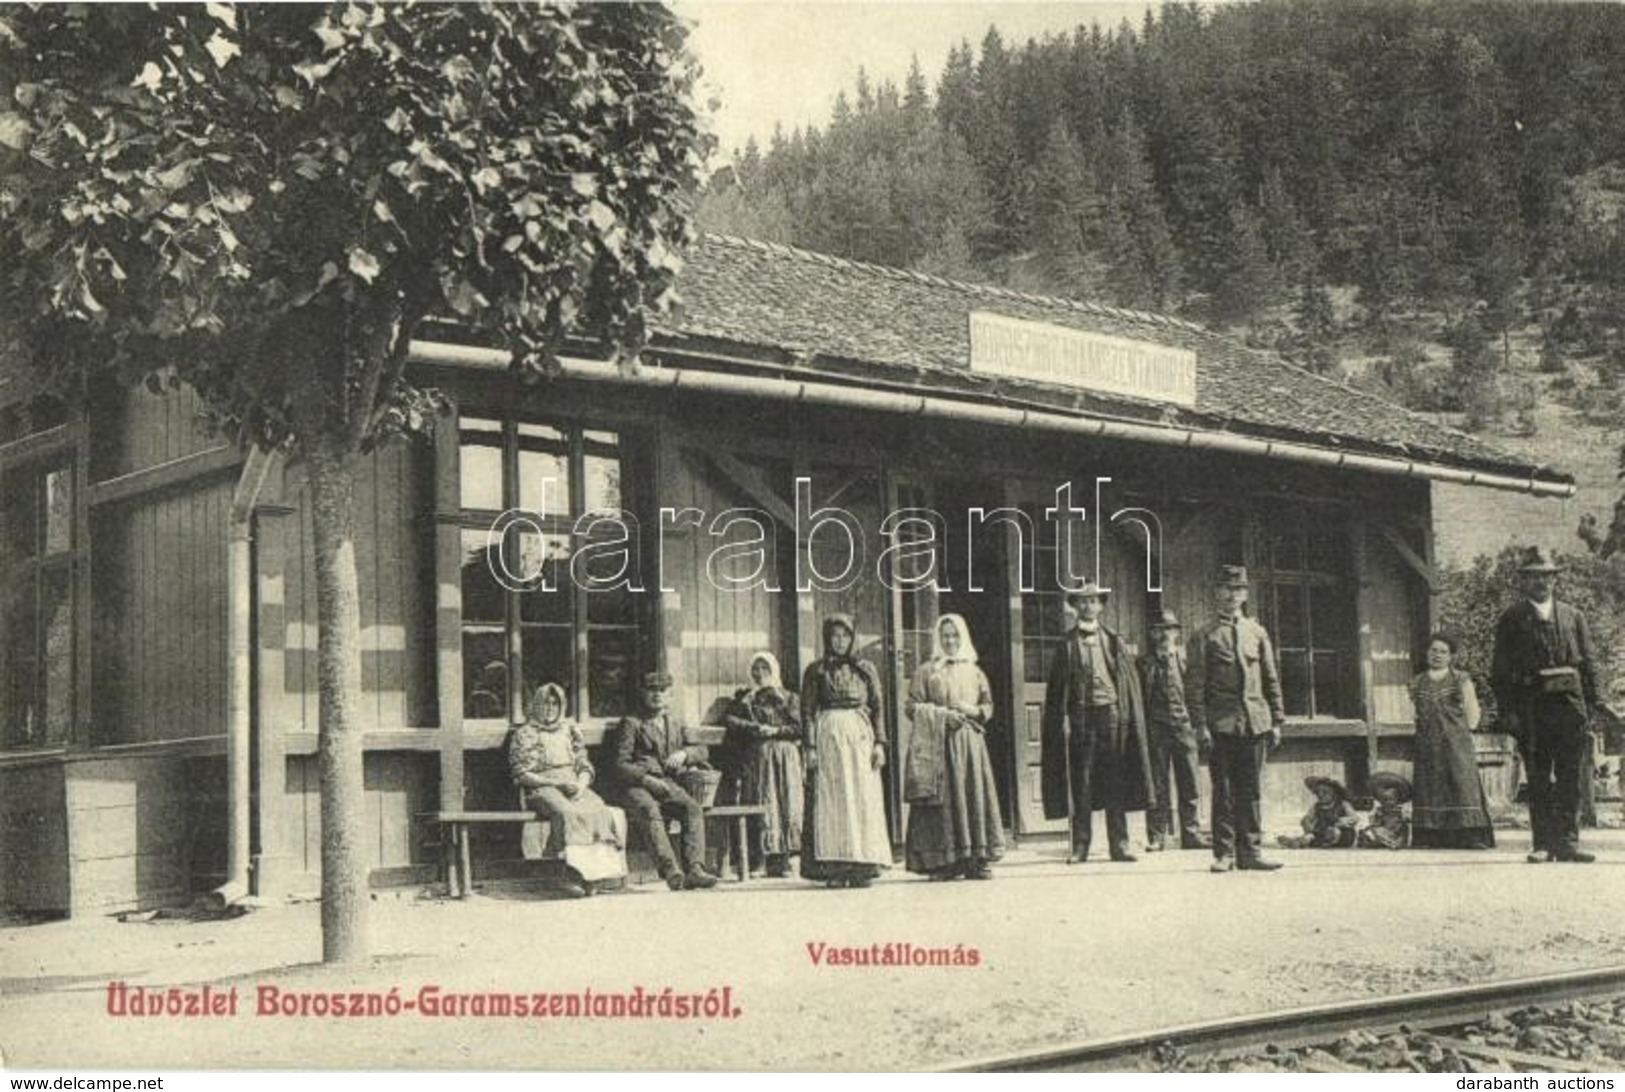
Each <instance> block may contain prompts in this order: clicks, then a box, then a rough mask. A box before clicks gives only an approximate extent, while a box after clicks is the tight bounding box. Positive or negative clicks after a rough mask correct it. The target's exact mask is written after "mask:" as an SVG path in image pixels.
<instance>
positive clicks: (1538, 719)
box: [1490, 546, 1612, 863]
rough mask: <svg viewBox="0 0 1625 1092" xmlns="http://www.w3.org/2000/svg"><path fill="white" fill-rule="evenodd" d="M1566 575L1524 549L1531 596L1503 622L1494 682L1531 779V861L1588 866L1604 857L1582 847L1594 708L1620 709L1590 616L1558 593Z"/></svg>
mask: <svg viewBox="0 0 1625 1092" xmlns="http://www.w3.org/2000/svg"><path fill="white" fill-rule="evenodd" d="M1558 571H1559V569H1558V566H1557V565H1556V564H1554V563H1553V561H1552V558H1551V556H1550V555H1549V554H1548V553H1547V552H1546V551H1545V550H1543V549H1541V548H1540V547H1539V546H1535V547H1531V548H1530V549H1529V550H1527V551H1525V552H1524V558H1523V564H1522V565H1520V566H1519V568H1518V575H1519V579H1520V581H1521V584H1522V590H1523V596H1524V597H1523V600H1522V601H1521V602H1519V603H1517V604H1515V605H1513V606H1511V607H1508V608H1507V609H1506V610H1505V611H1504V612H1503V613H1502V615H1501V618H1500V620H1499V621H1498V622H1496V624H1495V655H1494V659H1493V661H1492V665H1491V667H1490V684H1491V686H1493V687H1494V689H1495V701H1496V705H1497V706H1498V707H1499V709H1500V713H1501V725H1502V728H1503V730H1504V731H1506V732H1507V734H1509V735H1511V736H1512V737H1513V738H1514V739H1515V740H1517V743H1518V750H1519V752H1520V753H1521V754H1522V755H1523V763H1524V769H1525V771H1526V772H1527V775H1528V778H1529V827H1530V834H1531V835H1532V836H1533V840H1534V847H1533V849H1532V850H1531V852H1530V854H1529V861H1530V863H1536V862H1540V861H1575V862H1580V863H1588V862H1590V861H1593V860H1595V859H1596V858H1595V857H1593V856H1592V855H1591V854H1590V853H1587V852H1585V851H1584V850H1582V849H1581V848H1580V797H1581V783H1580V781H1581V778H1589V777H1590V776H1591V754H1590V749H1591V735H1590V733H1589V731H1588V730H1587V729H1588V725H1589V723H1590V714H1591V711H1592V710H1598V711H1601V712H1603V713H1607V714H1610V715H1611V714H1612V710H1611V709H1610V708H1609V707H1608V704H1607V703H1606V702H1604V701H1602V700H1601V698H1600V686H1599V679H1598V672H1597V661H1596V658H1595V656H1594V655H1593V652H1592V647H1591V633H1590V630H1589V629H1588V628H1587V626H1586V619H1585V615H1583V614H1581V613H1580V612H1579V611H1578V610H1576V609H1575V608H1573V607H1571V606H1569V605H1568V604H1567V603H1560V602H1558V601H1557V599H1556V597H1555V596H1554V594H1553V592H1554V590H1555V587H1556V583H1557V573H1558Z"/></svg>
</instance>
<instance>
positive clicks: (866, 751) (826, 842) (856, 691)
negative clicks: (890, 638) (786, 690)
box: [801, 614, 891, 887]
mask: <svg viewBox="0 0 1625 1092" xmlns="http://www.w3.org/2000/svg"><path fill="white" fill-rule="evenodd" d="M856 638H857V626H856V625H855V624H854V623H853V621H852V616H851V615H848V614H832V615H830V616H829V617H828V618H826V619H825V620H824V655H823V658H822V659H819V660H817V661H815V662H814V663H812V664H809V665H808V667H807V672H806V675H805V676H803V678H802V683H801V709H802V715H803V716H804V718H805V723H806V725H807V751H806V756H805V758H806V771H807V811H806V818H805V820H804V822H803V825H802V837H801V874H802V875H803V876H804V877H806V878H807V879H809V880H821V881H823V882H825V883H827V884H828V885H829V886H831V887H868V886H869V885H870V884H871V883H873V882H874V880H875V877H877V876H879V875H880V870H881V869H883V868H889V867H891V839H890V837H889V835H888V834H887V832H886V803H885V797H884V794H883V793H882V790H881V785H880V769H881V767H882V766H884V765H885V764H886V722H885V719H884V718H883V717H882V715H881V709H880V677H879V676H878V675H877V674H876V673H875V669H874V668H873V667H872V666H871V665H869V664H868V663H866V662H864V661H862V660H860V659H858V658H857V657H856V656H855V655H853V651H854V650H853V645H854V643H855V641H856Z"/></svg>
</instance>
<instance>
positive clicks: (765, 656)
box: [746, 652, 784, 690]
mask: <svg viewBox="0 0 1625 1092" xmlns="http://www.w3.org/2000/svg"><path fill="white" fill-rule="evenodd" d="M759 663H765V664H766V665H767V673H768V674H767V682H765V683H763V684H762V685H761V686H757V685H756V679H755V678H754V677H752V678H751V680H750V683H751V687H752V688H753V689H755V690H783V689H784V679H783V677H782V676H781V675H780V674H779V658H778V657H777V656H775V655H773V653H771V652H758V653H757V654H756V655H754V656H752V657H751V658H750V666H749V667H748V668H746V670H747V672H748V671H750V670H752V669H754V668H755V667H756V665H757V664H759Z"/></svg>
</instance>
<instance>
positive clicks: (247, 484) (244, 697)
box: [204, 447, 275, 910]
mask: <svg viewBox="0 0 1625 1092" xmlns="http://www.w3.org/2000/svg"><path fill="white" fill-rule="evenodd" d="M274 458H275V456H273V455H271V454H269V453H267V452H266V451H265V450H264V449H262V448H260V447H254V448H253V449H251V450H250V451H249V453H248V461H247V462H245V463H244V464H243V471H242V474H241V475H240V476H239V477H238V479H237V488H236V490H235V491H234V492H233V493H232V495H231V511H230V513H229V514H228V515H227V534H228V536H229V539H228V542H229V545H228V551H229V552H228V557H227V562H226V618H227V634H226V648H227V658H228V659H229V661H230V664H231V668H230V681H229V685H228V688H227V692H226V811H227V815H228V818H229V825H228V827H227V830H226V882H225V883H223V884H221V885H220V886H219V887H217V888H215V889H214V890H213V891H211V892H209V893H208V894H207V895H205V896H204V899H205V900H206V901H207V903H208V904H209V905H210V906H211V907H213V908H214V909H216V910H223V909H225V908H226V907H227V906H230V905H231V904H232V903H234V902H237V901H238V900H240V899H242V898H244V897H245V896H246V895H247V894H248V857H249V815H250V809H249V770H250V763H249V745H250V739H249V737H250V732H251V731H252V716H251V712H250V711H251V709H252V701H253V676H252V674H251V673H250V665H251V662H252V655H253V647H252V640H253V609H254V566H253V560H254V559H253V539H254V535H253V516H254V502H255V501H256V500H257V499H258V497H259V494H260V487H261V486H262V485H264V484H265V476H266V474H267V473H268V472H269V471H270V469H271V463H272V461H273V459H274Z"/></svg>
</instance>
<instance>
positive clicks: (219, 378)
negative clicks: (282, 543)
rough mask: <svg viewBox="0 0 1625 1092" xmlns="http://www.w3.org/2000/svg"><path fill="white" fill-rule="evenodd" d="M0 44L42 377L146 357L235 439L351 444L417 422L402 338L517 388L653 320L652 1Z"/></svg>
mask: <svg viewBox="0 0 1625 1092" xmlns="http://www.w3.org/2000/svg"><path fill="white" fill-rule="evenodd" d="M0 39H3V47H4V51H5V76H4V79H5V80H6V85H5V86H4V87H3V90H4V92H5V95H6V101H5V103H4V105H3V106H0V110H3V113H0V142H3V143H4V145H5V147H6V152H7V156H6V158H7V162H6V163H5V169H4V172H3V178H0V257H3V263H0V264H3V266H4V272H3V274H0V277H3V278H4V279H3V282H0V283H3V288H0V291H3V295H0V300H3V303H4V308H5V312H6V314H7V315H8V316H9V317H11V318H12V319H14V320H17V321H18V323H19V328H18V331H17V334H18V336H19V337H20V339H21V344H20V345H19V346H17V351H18V355H19V356H20V357H21V358H23V359H26V360H28V361H30V362H31V363H32V364H33V365H34V367H35V374H36V375H38V376H40V377H41V378H43V379H44V380H46V381H47V382H50V383H53V384H55V385H58V386H63V385H66V386H72V384H73V383H74V382H76V381H77V377H79V376H81V375H82V374H84V373H87V372H98V373H106V372H113V373H116V374H117V375H119V376H120V377H122V378H124V379H126V380H131V379H135V378H138V377H141V376H145V375H148V374H150V373H151V372H153V371H154V370H155V369H156V368H158V367H159V366H161V365H165V364H172V365H174V366H175V367H176V368H177V370H178V371H179V374H180V376H181V378H183V379H185V380H186V381H188V382H190V383H191V384H193V385H194V386H196V387H197V388H198V389H199V390H200V391H201V392H202V393H203V394H204V395H205V396H206V398H207V399H208V401H209V402H210V404H211V405H213V406H214V407H215V408H216V409H217V410H218V411H219V412H220V414H221V416H222V417H223V418H224V419H225V420H226V421H228V422H229V423H230V424H231V425H232V426H234V427H236V428H237V429H238V430H240V432H241V434H242V435H243V436H244V438H246V439H252V440H256V441H259V442H262V443H265V444H268V445H273V446H275V445H280V444H283V443H285V442H287V441H288V440H289V439H290V438H291V437H293V436H294V435H295V434H296V433H297V432H298V431H299V429H300V428H301V427H306V428H319V429H321V430H323V431H325V432H327V433H329V434H330V435H332V436H335V437H344V438H346V439H347V440H353V441H356V442H359V441H360V440H362V439H369V440H370V439H372V438H375V437H378V436H382V435H385V434H388V433H390V432H392V431H397V430H401V429H412V428H416V427H421V425H422V424H423V423H424V421H425V419H426V414H427V411H428V410H429V409H431V408H432V406H431V404H430V402H429V401H428V400H426V399H425V398H424V396H423V394H422V392H418V391H414V390H413V389H412V388H411V387H410V386H408V385H407V384H406V383H405V381H404V379H403V374H402V365H403V363H404V361H405V354H406V346H407V343H408V341H409V340H410V338H411V336H412V334H413V333H414V332H415V330H416V329H417V327H418V325H419V324H420V323H421V322H422V321H423V320H424V318H425V317H426V316H430V315H440V316H445V317H448V318H455V319H457V320H459V321H460V322H462V323H464V324H465V325H467V326H468V327H470V328H473V329H477V330H481V331H483V332H484V333H485V334H486V335H487V336H489V337H490V338H492V339H493V340H494V341H495V342H496V343H498V344H501V345H505V346H511V347H512V348H513V349H514V350H515V352H516V354H518V356H519V357H520V358H521V359H522V360H523V361H524V362H525V363H526V364H528V365H530V366H533V367H545V365H546V363H547V356H548V353H549V352H550V351H551V346H552V345H553V344H554V343H556V342H557V340H558V338H559V337H560V335H561V333H562V332H563V331H565V330H575V329H579V330H582V331H584V332H586V333H587V334H589V335H593V336H598V337H602V338H604V339H606V340H608V341H610V342H613V343H615V344H619V345H624V346H626V347H628V349H629V350H635V349H636V347H637V346H638V345H639V344H640V343H641V341H642V339H643V336H644V332H645V331H644V325H643V324H644V321H645V319H644V314H645V310H646V308H649V307H657V306H660V305H662V304H664V303H666V302H668V301H669V299H670V290H671V284H672V280H673V277H674V275H675V274H676V272H677V270H678V268H679V265H680V259H679V256H678V255H679V251H680V249H681V247H682V245H683V243H684V241H685V239H686V238H687V233H686V228H685V222H684V218H683V216H682V215H681V201H682V193H683V189H684V187H685V186H687V185H691V184H692V182H693V180H694V178H695V174H696V171H697V166H698V163H699V156H698V154H697V153H698V151H699V136H698V130H697V122H696V119H695V117H694V115H693V113H692V112H691V110H690V109H689V107H688V105H687V103H686V97H685V96H686V92H687V90H688V87H689V83H690V80H691V73H690V72H689V70H688V69H687V68H686V67H685V65H684V64H683V62H682V55H681V49H682V42H683V37H682V30H681V28H680V26H679V24H678V23H677V22H676V20H675V19H674V17H672V16H671V15H670V13H668V12H666V11H665V10H664V9H662V8H659V7H655V6H646V5H627V6H603V7H597V6H592V7H583V8H580V9H570V8H568V7H565V6H554V5H545V6H542V5H513V6H510V5H499V4H489V5H415V6H404V5H402V6H398V5H389V4H374V3H335V4H325V5H316V6H305V5H287V6H283V5H254V6H243V7H232V6H229V5H217V4H210V5H207V6H181V5H175V6H167V5H161V6H154V7H147V6H137V5H71V6H59V5H40V6H30V7H13V8H9V9H7V10H6V11H5V12H4V13H3V16H0ZM380 361H383V362H384V366H383V367H382V368H378V367H376V366H375V365H377V364H378V363H379V362H380ZM317 411H319V412H317ZM301 416H303V417H304V418H305V420H304V421H303V423H302V424H301V422H300V421H299V418H301Z"/></svg>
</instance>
